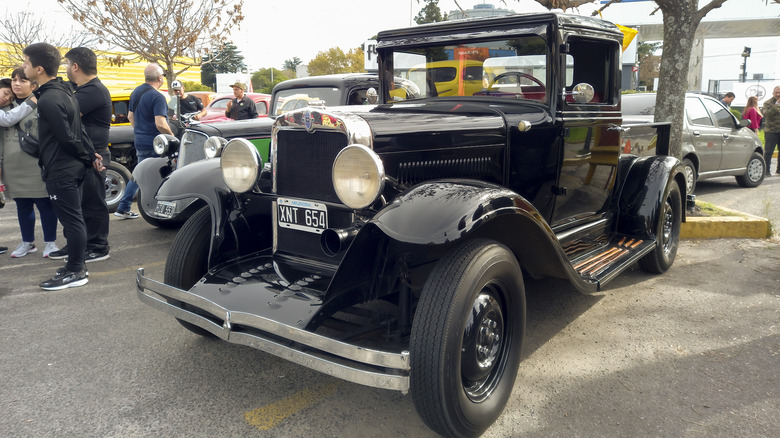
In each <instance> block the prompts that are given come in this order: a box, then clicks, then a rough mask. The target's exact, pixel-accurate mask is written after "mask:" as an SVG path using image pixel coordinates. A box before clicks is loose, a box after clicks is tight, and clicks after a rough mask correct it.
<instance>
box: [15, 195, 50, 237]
mask: <svg viewBox="0 0 780 438" xmlns="http://www.w3.org/2000/svg"><path fill="white" fill-rule="evenodd" d="M14 202H16V216H17V217H18V218H19V229H20V230H21V231H22V241H23V242H34V241H35V209H34V208H33V206H36V207H38V213H39V214H40V215H41V228H42V229H43V241H44V242H54V241H55V240H57V213H55V212H54V207H52V205H51V201H50V200H49V198H14Z"/></svg>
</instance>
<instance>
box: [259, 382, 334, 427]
mask: <svg viewBox="0 0 780 438" xmlns="http://www.w3.org/2000/svg"><path fill="white" fill-rule="evenodd" d="M336 388H338V383H337V382H332V383H325V384H320V385H316V386H314V387H312V388H309V389H304V390H303V391H300V392H297V393H295V394H293V395H291V396H289V397H287V398H284V399H282V400H279V401H278V402H276V403H272V404H270V405H267V406H263V407H262V408H257V409H255V410H253V411H249V412H246V413H244V419H245V420H246V422H247V423H249V424H251V425H252V426H254V427H256V428H257V429H259V430H270V429H272V428H273V427H275V426H276V425H278V424H279V423H281V422H282V421H284V420H285V419H287V418H288V417H290V416H292V415H294V414H297V413H298V412H300V411H302V410H304V409H306V408H308V407H310V406H313V405H315V404H317V403H319V402H320V401H322V399H324V398H325V397H327V396H329V395H330V394H332V393H333V392H335V391H336Z"/></svg>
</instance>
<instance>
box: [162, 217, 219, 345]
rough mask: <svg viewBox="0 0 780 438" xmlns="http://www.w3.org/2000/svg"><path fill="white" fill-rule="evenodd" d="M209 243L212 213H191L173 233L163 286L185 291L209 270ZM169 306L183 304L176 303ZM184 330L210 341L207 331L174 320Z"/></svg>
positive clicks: (211, 336) (210, 336)
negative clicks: (175, 232)
mask: <svg viewBox="0 0 780 438" xmlns="http://www.w3.org/2000/svg"><path fill="white" fill-rule="evenodd" d="M210 244H211V212H210V211H209V208H208V206H206V207H203V208H201V209H200V210H198V211H197V212H195V214H193V215H192V216H191V217H190V218H189V219H188V220H187V222H185V223H184V226H182V227H181V230H179V232H178V233H177V234H176V237H175V238H174V239H173V243H172V244H171V249H170V251H169V252H168V259H167V260H166V262H165V276H164V281H165V283H166V284H169V285H171V286H174V287H177V288H179V289H183V290H188V289H190V288H191V287H192V286H193V285H194V284H195V283H196V282H197V281H198V280H200V279H201V277H203V275H205V274H206V271H207V270H208V255H209V246H210ZM169 302H171V304H176V305H182V306H185V307H186V305H184V304H182V303H180V302H178V301H176V302H172V301H169ZM177 321H179V323H180V324H181V325H182V326H184V328H186V329H187V330H189V331H191V332H193V333H195V334H197V335H201V336H205V337H209V338H213V337H215V336H214V335H213V334H211V333H210V332H208V331H206V330H204V329H202V328H200V327H198V326H195V325H192V324H190V323H189V322H187V321H182V320H180V319H177Z"/></svg>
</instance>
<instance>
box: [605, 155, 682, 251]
mask: <svg viewBox="0 0 780 438" xmlns="http://www.w3.org/2000/svg"><path fill="white" fill-rule="evenodd" d="M674 181H676V182H677V184H678V185H679V186H680V193H681V194H682V197H683V199H685V195H686V193H685V188H686V185H685V174H684V172H683V165H682V163H681V162H680V160H678V159H677V158H674V157H669V156H662V155H651V156H647V157H641V158H637V159H636V160H635V161H634V162H633V164H632V165H631V167H630V169H629V170H628V173H627V174H626V177H625V180H624V183H623V185H622V190H621V192H620V196H619V198H618V207H619V208H618V211H619V212H620V213H619V217H618V225H617V231H618V232H619V233H621V234H625V235H628V236H632V237H636V238H641V239H654V238H655V230H656V226H655V224H656V223H657V220H658V215H659V214H660V209H661V206H662V205H663V199H664V196H665V195H666V193H667V191H668V190H669V185H670V184H671V183H672V182H674ZM682 220H683V222H685V210H683V217H682Z"/></svg>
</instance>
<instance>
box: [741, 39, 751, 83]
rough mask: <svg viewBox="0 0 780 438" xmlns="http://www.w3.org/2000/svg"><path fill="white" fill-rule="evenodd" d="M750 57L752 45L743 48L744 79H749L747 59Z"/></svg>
mask: <svg viewBox="0 0 780 438" xmlns="http://www.w3.org/2000/svg"><path fill="white" fill-rule="evenodd" d="M749 57H750V47H745V48H744V49H743V50H742V81H741V82H745V81H747V59H748V58H749Z"/></svg>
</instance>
